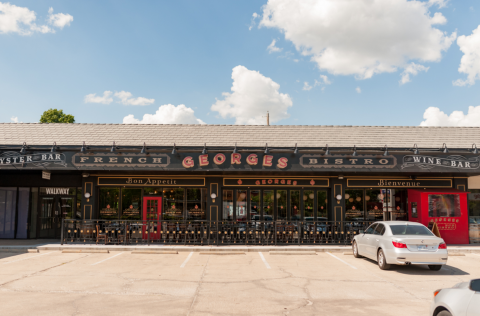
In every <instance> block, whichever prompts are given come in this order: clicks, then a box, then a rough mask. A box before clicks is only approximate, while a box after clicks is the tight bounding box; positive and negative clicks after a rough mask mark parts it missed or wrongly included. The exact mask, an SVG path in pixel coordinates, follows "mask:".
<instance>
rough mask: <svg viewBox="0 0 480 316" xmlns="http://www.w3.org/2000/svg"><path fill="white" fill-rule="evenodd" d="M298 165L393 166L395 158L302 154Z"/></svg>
mask: <svg viewBox="0 0 480 316" xmlns="http://www.w3.org/2000/svg"><path fill="white" fill-rule="evenodd" d="M300 165H301V166H302V167H304V168H323V169H338V168H353V169H358V168H394V167H395V166H396V165H397V159H396V158H395V157H394V156H382V155H378V156H373V155H372V156H366V155H358V156H351V155H350V156H346V155H333V156H321V155H303V156H302V157H300Z"/></svg>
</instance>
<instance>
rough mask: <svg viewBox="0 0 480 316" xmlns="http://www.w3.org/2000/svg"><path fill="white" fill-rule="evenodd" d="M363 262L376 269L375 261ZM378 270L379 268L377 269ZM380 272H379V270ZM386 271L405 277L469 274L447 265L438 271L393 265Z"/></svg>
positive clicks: (418, 266)
mask: <svg viewBox="0 0 480 316" xmlns="http://www.w3.org/2000/svg"><path fill="white" fill-rule="evenodd" d="M363 260H365V261H368V262H370V263H371V264H373V265H376V266H377V267H378V264H377V262H376V261H374V260H371V259H367V258H363ZM378 270H380V268H378ZM380 271H381V270H380ZM387 271H394V272H397V273H401V274H407V275H470V273H468V272H466V271H463V270H462V269H459V268H456V267H452V266H449V265H448V264H447V265H444V266H442V268H441V269H440V270H439V271H433V270H430V269H429V268H428V266H427V265H423V264H422V265H410V266H403V265H393V264H392V267H391V268H390V270H387Z"/></svg>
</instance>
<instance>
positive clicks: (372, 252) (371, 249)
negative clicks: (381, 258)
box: [367, 223, 385, 259]
mask: <svg viewBox="0 0 480 316" xmlns="http://www.w3.org/2000/svg"><path fill="white" fill-rule="evenodd" d="M384 233H385V225H383V224H381V223H378V224H377V226H376V227H375V229H374V230H373V234H372V235H371V237H370V239H369V240H368V246H367V248H368V249H367V251H368V253H369V256H370V257H372V258H375V259H376V258H377V249H378V246H379V244H380V239H381V238H383V237H382V236H383V234H384Z"/></svg>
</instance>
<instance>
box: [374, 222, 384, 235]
mask: <svg viewBox="0 0 480 316" xmlns="http://www.w3.org/2000/svg"><path fill="white" fill-rule="evenodd" d="M384 232H385V226H383V224H378V225H377V227H375V230H374V231H373V234H374V235H383V233H384Z"/></svg>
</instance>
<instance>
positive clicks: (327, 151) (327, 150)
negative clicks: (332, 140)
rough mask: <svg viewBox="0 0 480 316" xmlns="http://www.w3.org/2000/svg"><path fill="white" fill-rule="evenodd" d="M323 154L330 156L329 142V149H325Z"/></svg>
mask: <svg viewBox="0 0 480 316" xmlns="http://www.w3.org/2000/svg"><path fill="white" fill-rule="evenodd" d="M323 155H324V156H330V150H329V149H328V144H327V149H326V150H325V153H324V154H323Z"/></svg>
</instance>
